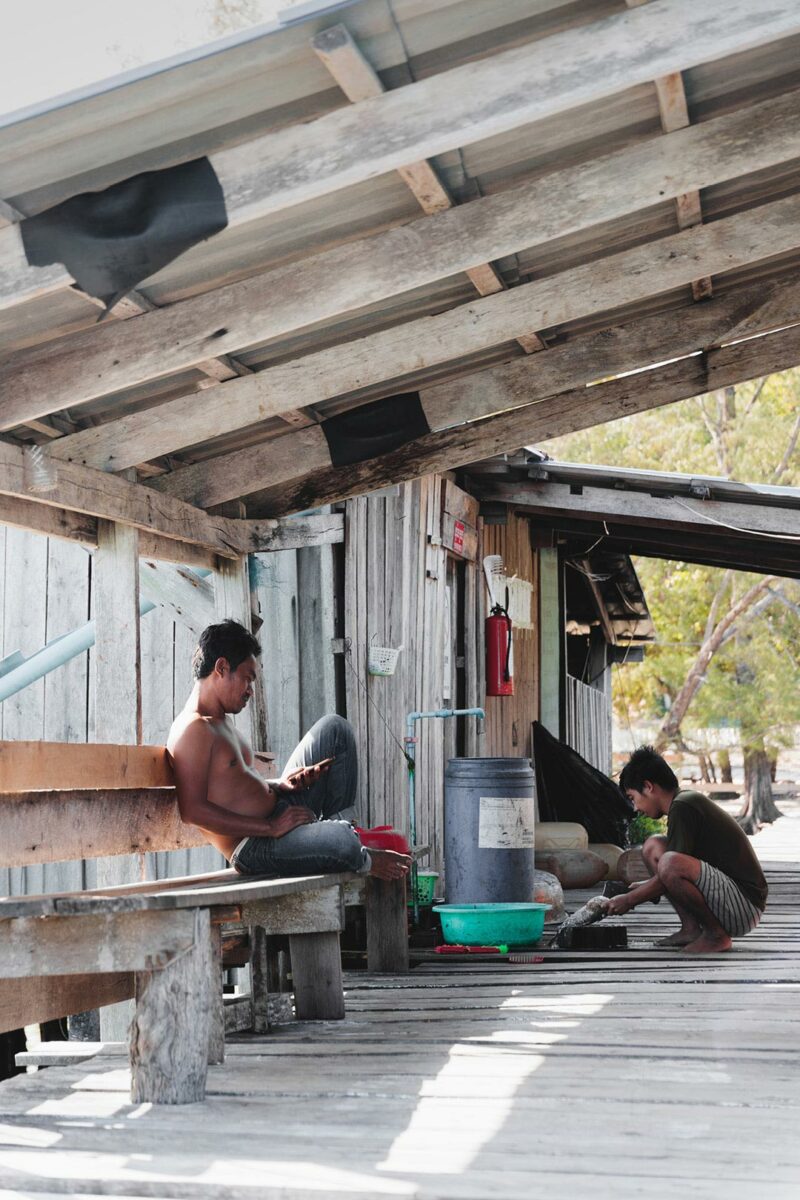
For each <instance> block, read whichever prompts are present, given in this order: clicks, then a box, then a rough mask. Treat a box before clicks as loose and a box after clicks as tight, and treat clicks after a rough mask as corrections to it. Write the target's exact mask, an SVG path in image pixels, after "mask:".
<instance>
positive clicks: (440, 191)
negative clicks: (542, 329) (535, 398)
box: [311, 25, 544, 354]
mask: <svg viewBox="0 0 800 1200" xmlns="http://www.w3.org/2000/svg"><path fill="white" fill-rule="evenodd" d="M311 45H312V46H313V48H314V53H315V54H316V55H317V58H319V60H320V62H322V63H324V65H325V66H326V67H327V69H328V70H329V71H330V73H331V75H332V76H333V78H334V79H335V80H336V82H337V83H338V85H339V87H340V88H341V89H342V91H343V92H344V94H345V96H347V99H348V100H350V101H352V103H353V104H357V103H358V102H359V101H361V100H369V99H372V98H373V97H375V96H380V95H382V94H383V92H384V90H385V89H384V86H383V84H382V82H381V80H380V76H379V75H378V73H377V71H375V70H374V68H373V66H372V64H371V63H370V62H368V60H367V59H366V58H365V57H364V55H363V53H362V52H361V49H360V48H359V46H358V44H357V43H356V42H355V41H354V39H353V38H352V37H351V35H350V32H349V30H348V29H347V27H346V26H345V25H331V26H329V27H328V28H327V29H323V30H322V31H321V32H320V33H318V34H317V35H316V37H314V38H313V39H312V41H311ZM397 173H398V175H399V176H400V178H401V179H402V180H403V183H405V184H406V185H407V186H408V188H409V190H410V191H411V192H412V193H413V195H414V197H415V199H416V200H417V202H418V203H419V206H420V208H421V209H422V211H423V212H424V213H426V214H427V215H428V216H429V217H430V216H432V215H433V214H434V213H437V212H444V211H445V210H446V209H448V208H453V200H452V198H451V196H450V195H449V193H448V191H447V189H446V188H445V187H444V185H443V184H442V182H441V180H440V179H439V176H438V175H437V174H436V171H435V170H434V169H433V167H432V166H431V164H430V163H429V162H428V160H427V159H426V158H422V159H420V160H419V162H413V163H408V164H407V165H406V166H404V167H399V168H398V171H397ZM467 275H468V276H469V279H470V282H471V283H472V285H473V286H474V288H475V290H476V292H477V293H478V295H479V296H492V295H494V293H495V292H502V291H503V290H504V288H505V286H506V285H505V283H504V282H503V277H502V276H501V275H500V273H499V271H498V270H497V269H496V268H495V267H494V265H493V264H492V263H480V264H479V265H478V266H475V267H469V268H468V269H467ZM517 341H518V342H519V344H520V345H521V346H522V349H523V350H524V351H525V353H526V354H532V353H534V352H535V351H537V350H543V349H544V342H543V341H542V339H541V338H540V337H539V336H538V334H536V333H529V334H526V335H525V336H524V337H521V338H517Z"/></svg>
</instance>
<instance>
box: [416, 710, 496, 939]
mask: <svg viewBox="0 0 800 1200" xmlns="http://www.w3.org/2000/svg"><path fill="white" fill-rule="evenodd" d="M485 716H486V713H485V712H484V710H483V709H482V708H435V709H431V711H430V712H410V713H409V714H408V715H407V717H406V736H405V745H406V761H407V763H408V826H409V834H410V837H411V848H412V850H413V848H414V845H415V843H416V840H417V808H416V788H415V771H416V762H417V752H416V745H417V739H416V738H415V737H414V725H415V724H416V722H417V721H423V720H425V719H426V718H428V717H436V718H445V717H477V718H478V719H479V720H483V719H484V717H485ZM417 875H418V868H417V860H416V859H414V860H413V861H412V863H411V892H412V895H413V897H414V921H415V922H418V921H419V900H418V899H417Z"/></svg>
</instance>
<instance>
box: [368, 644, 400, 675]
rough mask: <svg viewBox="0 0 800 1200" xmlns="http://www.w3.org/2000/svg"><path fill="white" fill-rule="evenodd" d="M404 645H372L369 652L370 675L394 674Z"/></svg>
mask: <svg viewBox="0 0 800 1200" xmlns="http://www.w3.org/2000/svg"><path fill="white" fill-rule="evenodd" d="M402 649H403V647H402V646H398V647H397V648H396V649H395V648H393V647H392V646H370V647H369V651H368V654H367V670H368V671H369V673H370V675H394V672H395V667H396V666H397V660H398V658H399V657H400V651H401V650H402Z"/></svg>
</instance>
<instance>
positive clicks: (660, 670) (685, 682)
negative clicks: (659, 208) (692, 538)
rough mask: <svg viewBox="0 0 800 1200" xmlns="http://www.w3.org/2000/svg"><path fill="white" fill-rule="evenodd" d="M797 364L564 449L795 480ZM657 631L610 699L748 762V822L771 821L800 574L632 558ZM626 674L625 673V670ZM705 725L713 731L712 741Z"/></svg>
mask: <svg viewBox="0 0 800 1200" xmlns="http://www.w3.org/2000/svg"><path fill="white" fill-rule="evenodd" d="M799 440H800V371H798V370H794V371H786V372H782V373H780V374H778V375H772V376H768V377H767V378H765V379H762V380H756V381H752V382H750V383H747V384H742V385H740V386H739V387H737V388H725V389H723V390H721V391H719V392H715V393H712V394H710V395H707V396H701V397H697V398H695V399H693V400H687V401H683V402H682V403H679V404H675V405H672V406H670V407H669V408H666V409H659V410H656V411H654V412H650V413H645V414H639V415H638V416H634V417H629V418H626V419H624V420H622V421H615V422H611V423H609V424H608V425H605V426H601V427H598V428H595V429H592V430H587V431H584V432H582V433H579V434H573V435H570V436H569V437H566V438H561V439H558V440H557V441H555V442H553V443H551V444H550V445H548V446H547V447H546V449H547V450H548V452H549V453H550V454H553V455H554V456H555V457H558V458H562V459H572V460H574V461H588V462H595V463H603V464H606V465H617V466H632V467H633V466H635V467H640V468H644V469H650V470H666V471H680V472H687V473H698V474H700V473H702V474H708V475H723V476H727V477H731V478H735V479H740V480H745V481H748V482H765V483H776V484H777V483H781V484H799V483H800V455H798V441H799ZM636 566H637V571H638V572H639V574H640V577H641V579H642V582H643V584H644V588H645V594H646V595H647V598H648V603H649V605H650V608H651V612H652V613H653V616H654V620H655V624H656V629H657V631H658V639H659V640H658V643H657V645H656V646H655V647H653V648H651V649H650V650H648V654H647V657H646V659H645V661H644V663H641V664H631V665H629V666H626V667H625V668H624V671H618V672H617V680H618V686H617V687H616V689H615V706H616V708H617V711H618V712H619V711H621V712H622V713H623V714H624V715H625V716H626V717H627V718H628V719H632V718H638V719H640V720H648V721H651V722H652V721H653V720H656V721H658V722H659V727H658V730H657V733H656V737H655V740H656V742H657V744H658V745H659V746H660V747H661V748H662V749H664V748H666V747H668V746H670V745H672V746H675V747H676V748H678V749H680V750H687V749H688V750H691V751H692V752H693V753H695V754H697V755H698V757H699V759H700V761H701V764H702V765H703V768H704V771H707V772H710V771H711V770H713V766H712V763H713V755H714V754H715V753H716V754H718V755H719V756H720V758H719V762H720V768H721V770H725V769H726V767H727V771H728V773H729V771H730V761H729V750H730V748H731V739H732V738H733V737H735V738H736V741H737V742H738V745H739V747H740V748H741V750H742V754H743V758H744V768H745V789H746V797H745V804H744V807H743V809H742V813H741V815H740V820H741V822H742V824H743V826H744V827H745V828H746V829H747V830H748V831H749V832H753V831H754V829H755V828H757V827H758V825H759V824H760V823H761V822H764V821H772V820H775V818H776V816H779V815H780V814H779V812H778V810H777V808H776V807H775V805H774V803H773V801H772V787H771V782H772V770H773V763H774V760H775V759H776V757H777V753H778V751H779V750H780V749H781V748H782V747H784V746H785V745H787V744H789V743H790V742H791V739H792V737H793V733H794V726H795V725H796V723H797V722H798V721H800V660H799V659H798V646H800V592H799V591H798V585H797V584H795V583H793V582H792V581H784V580H777V579H775V578H771V577H763V576H753V575H744V574H742V573H738V572H735V571H720V570H717V569H714V568H707V567H700V566H696V565H692V564H687V563H677V562H665V561H661V560H637V564H636ZM623 675H624V682H623ZM709 730H711V731H714V733H716V735H717V736H716V740H715V741H711V742H710V741H709Z"/></svg>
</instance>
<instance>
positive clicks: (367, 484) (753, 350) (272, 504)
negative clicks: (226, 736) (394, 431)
mask: <svg viewBox="0 0 800 1200" xmlns="http://www.w3.org/2000/svg"><path fill="white" fill-rule="evenodd" d="M541 357H543V356H540V355H537V356H536V357H535V360H530V359H525V360H520V365H522V363H528V362H531V363H538V361H539V359H540V358H541ZM798 361H800V327H794V328H792V329H788V330H784V331H781V332H779V333H776V334H769V335H768V336H765V337H763V338H756V339H754V340H753V341H752V342H750V343H747V344H741V345H737V346H735V347H723V348H722V349H720V350H715V351H711V352H709V354H708V355H707V356H705V358H704V359H700V358H698V357H693V358H688V359H685V360H683V361H681V362H678V363H676V364H673V365H670V366H668V367H662V368H656V369H655V370H651V371H647V372H642V373H641V374H639V375H636V376H629V377H626V378H622V379H615V380H612V381H610V382H608V383H601V384H597V385H595V386H594V387H591V388H578V389H576V390H574V391H570V392H562V393H561V394H560V395H557V396H553V397H550V398H548V399H547V400H546V401H543V402H536V403H534V404H527V405H524V406H521V407H513V405H514V401H513V399H512V398H511V395H510V394H509V392H507V391H506V390H505V388H504V386H503V379H504V376H503V371H504V368H503V367H499V368H496V372H497V373H496V374H494V373H493V372H492V371H486V372H482V375H483V377H484V382H485V386H486V393H485V394H486V403H487V406H490V408H491V410H492V411H494V413H495V415H494V416H487V417H486V418H485V419H484V420H482V421H476V422H474V423H473V424H470V425H467V426H461V427H458V426H456V427H454V428H450V429H445V430H440V431H437V432H434V433H429V434H425V435H424V436H423V437H420V438H417V439H416V440H415V441H414V442H411V443H409V444H408V445H406V446H403V447H402V448H401V449H400V450H397V451H394V452H393V453H392V454H389V455H386V456H383V457H381V458H376V459H371V460H369V461H368V462H366V463H362V464H359V465H357V466H351V467H349V468H348V470H347V472H346V475H345V474H344V473H340V472H338V471H336V470H335V469H333V468H330V469H328V470H327V471H317V472H316V473H315V475H313V476H310V477H306V478H304V479H302V480H298V481H286V482H285V483H284V484H283V485H282V486H281V487H280V488H279V489H278V488H275V489H274V490H270V491H265V492H263V493H261V494H260V495H259V497H258V499H257V500H256V499H255V498H254V502H253V504H252V505H251V509H255V511H257V512H258V511H260V512H262V513H264V515H270V516H272V515H278V514H284V513H289V512H298V511H303V510H304V509H306V508H309V507H314V506H315V505H318V504H329V503H332V502H333V501H334V500H340V499H342V498H343V497H345V496H352V495H356V494H358V493H359V492H370V491H374V490H375V489H376V488H380V487H385V486H386V485H387V484H388V483H395V482H397V481H398V480H400V479H409V478H411V479H413V478H417V477H418V476H420V475H423V474H427V473H430V472H432V471H441V470H449V469H452V468H454V467H457V466H461V465H464V464H466V463H469V462H474V461H476V460H477V459H479V458H486V457H490V456H491V455H493V454H500V453H503V452H507V451H509V450H512V449H516V448H517V447H519V446H520V445H521V444H525V443H527V442H536V441H547V440H548V439H550V438H554V437H558V436H560V435H561V434H564V433H571V432H574V431H575V430H576V429H586V428H588V427H589V426H592V425H596V424H600V423H604V422H606V421H613V420H615V419H617V418H618V417H622V416H627V415H628V414H630V413H633V412H645V411H647V410H649V409H652V408H659V407H661V406H662V405H664V404H671V403H673V402H674V401H676V400H684V399H686V398H688V397H690V396H698V395H701V394H703V393H705V392H708V391H711V390H713V389H714V388H716V387H724V386H727V385H728V384H733V383H740V382H742V381H743V380H745V379H751V378H753V377H755V376H757V375H762V374H766V373H767V371H768V370H780V369H786V368H788V367H791V366H794V365H795V364H796V363H797V362H798ZM495 387H496V388H497V390H496V392H495V393H494V395H492V390H493V389H494V388H495ZM503 409H511V410H512V411H506V412H504V411H502V410H503Z"/></svg>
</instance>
